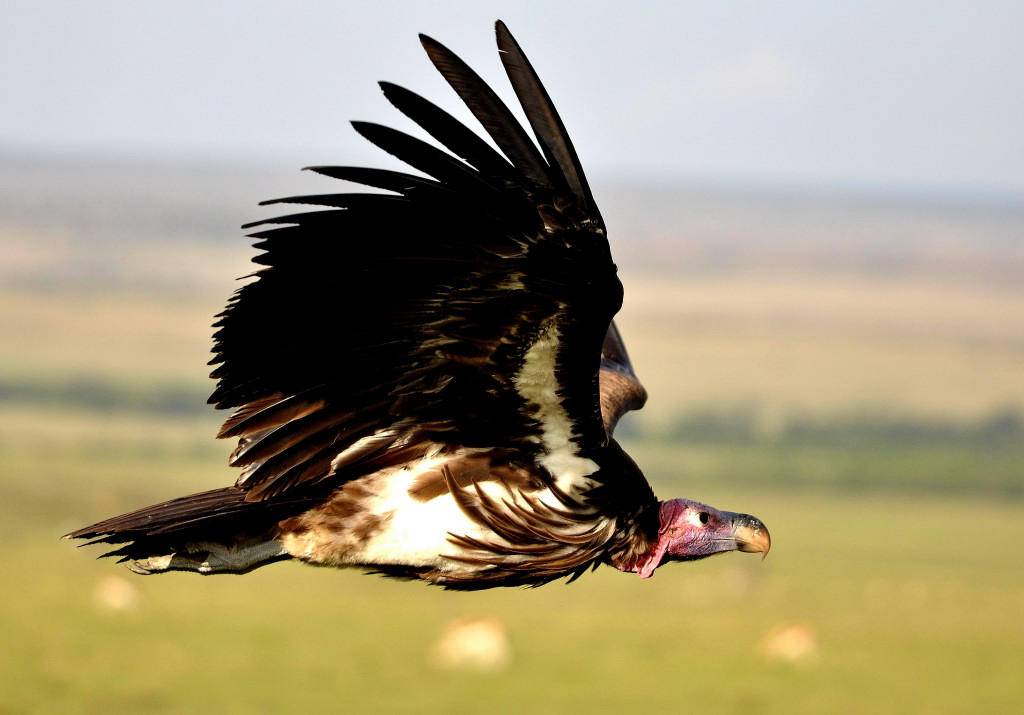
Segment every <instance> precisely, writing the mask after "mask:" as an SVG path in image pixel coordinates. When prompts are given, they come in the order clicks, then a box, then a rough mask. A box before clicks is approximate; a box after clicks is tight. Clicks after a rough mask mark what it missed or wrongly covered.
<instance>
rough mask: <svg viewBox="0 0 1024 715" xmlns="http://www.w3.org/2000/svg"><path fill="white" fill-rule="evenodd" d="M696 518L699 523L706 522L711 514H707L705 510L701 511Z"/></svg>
mask: <svg viewBox="0 0 1024 715" xmlns="http://www.w3.org/2000/svg"><path fill="white" fill-rule="evenodd" d="M697 518H698V519H700V523H701V524H707V523H708V521H710V520H711V515H710V514H708V513H707V512H706V511H702V512H701V513H700V514H698V515H697Z"/></svg>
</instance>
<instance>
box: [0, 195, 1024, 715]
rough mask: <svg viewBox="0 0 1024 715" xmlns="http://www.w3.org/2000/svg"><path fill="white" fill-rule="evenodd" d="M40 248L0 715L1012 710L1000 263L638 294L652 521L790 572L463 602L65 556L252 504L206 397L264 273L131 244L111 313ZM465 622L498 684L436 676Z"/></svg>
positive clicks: (1010, 426) (91, 285)
mask: <svg viewBox="0 0 1024 715" xmlns="http://www.w3.org/2000/svg"><path fill="white" fill-rule="evenodd" d="M606 213H607V212H606ZM244 217H245V218H248V217H249V216H247V215H245V216H244ZM1015 220H1016V221H1017V223H1016V224H1013V223H1012V222H1011V224H1012V225H1013V226H1018V225H1019V224H1020V223H1021V222H1020V221H1019V220H1018V219H1015ZM879 222H880V223H879V225H883V226H884V225H888V224H885V221H884V220H882V219H879ZM965 222H966V223H965ZM940 223H941V222H940ZM1004 224H1005V222H1004V223H1003V224H1000V225H1004ZM26 225H27V224H25V222H24V221H22V222H21V223H18V224H17V226H16V227H15V229H9V230H8V229H5V228H3V227H0V229H3V231H6V232H5V233H4V232H2V231H0V249H3V248H4V247H7V248H12V249H16V250H11V251H9V252H7V254H6V255H8V256H12V257H13V258H12V259H11V260H9V261H8V262H7V263H6V265H3V264H0V277H3V278H4V279H5V280H4V283H3V285H4V287H3V288H2V289H0V331H2V334H3V350H2V351H0V493H2V494H3V495H4V496H3V499H0V603H3V606H2V608H0V713H8V712H11V713H20V712H25V713H28V712H32V713H35V712H54V713H57V712H59V713H76V712H78V713H96V712H218V713H219V712H225V713H266V712H324V711H327V712H330V711H343V712H450V713H462V712H465V713H475V712H484V711H486V712H494V713H499V712H522V711H524V710H530V711H534V712H552V713H556V712H566V711H570V710H578V711H583V712H620V711H628V712H646V711H651V710H655V709H672V710H686V711H702V712H710V713H730V712H740V711H742V712H747V713H759V712H764V713H772V712H975V711H995V712H1013V711H1022V710H1024V681H1022V680H1021V678H1020V673H1021V672H1022V668H1024V552H1022V551H1021V550H1020V549H1019V548H1017V546H1016V541H1017V539H1016V536H1015V535H1016V533H1017V532H1018V531H1019V530H1020V526H1021V525H1022V524H1024V496H1022V488H1024V444H1022V443H1021V440H1020V439H1019V422H1015V421H1014V420H1015V419H1017V418H1018V417H1019V415H1020V414H1024V285H1021V284H1020V283H1019V282H1016V283H1015V282H1013V281H1008V280H1005V276H1004V274H1003V273H1000V272H998V271H996V272H993V271H989V270H988V269H985V266H987V265H989V264H987V263H984V262H980V263H979V262H978V261H973V262H972V261H964V262H961V263H962V265H961V263H958V261H953V262H952V264H951V265H952V268H951V267H950V265H947V264H943V265H944V266H945V268H944V269H943V270H942V271H932V270H928V271H924V270H922V271H917V270H914V271H897V272H895V273H887V272H884V271H883V272H878V271H868V270H853V269H845V268H844V269H835V268H834V267H833V268H829V269H827V270H820V271H819V270H813V266H812V267H810V268H809V267H808V266H806V265H803V264H799V262H797V264H793V265H790V264H786V265H782V266H779V265H772V266H771V267H767V268H765V270H755V269H752V268H751V267H750V266H749V265H746V264H745V265H744V266H741V267H734V268H729V269H721V270H709V271H706V272H701V271H694V270H692V269H689V270H681V271H680V275H682V276H683V277H682V279H680V278H679V277H678V275H677V276H676V277H674V278H670V277H669V274H670V273H672V269H671V266H665V265H661V266H660V267H658V268H657V269H654V268H651V267H650V266H646V267H645V266H643V265H639V264H633V265H629V262H628V261H626V265H625V266H624V270H623V276H624V281H625V283H626V290H627V303H626V306H625V308H624V311H623V314H622V317H621V320H620V327H621V328H622V330H623V333H624V334H625V337H626V339H627V341H628V345H629V348H630V352H631V356H632V358H633V361H634V363H635V364H636V366H637V369H638V371H639V373H640V375H641V377H642V378H643V380H644V382H645V384H646V385H647V387H648V388H649V390H650V392H651V401H650V403H649V405H648V407H647V408H645V410H644V411H643V412H642V413H640V414H639V415H637V416H635V417H632V418H631V419H630V421H629V422H627V423H625V424H624V427H625V430H624V433H625V435H626V438H625V439H626V441H627V443H628V447H629V449H630V450H631V452H632V453H633V454H634V456H635V457H636V459H637V461H638V462H639V463H640V464H641V465H642V466H643V467H644V468H645V470H646V471H647V473H648V476H649V477H650V478H651V481H652V482H653V483H654V484H655V486H656V489H657V491H658V492H659V494H661V495H663V496H669V495H677V494H682V495H686V496H689V497H692V498H696V499H700V500H703V501H706V502H708V503H711V504H714V505H716V506H720V507H722V508H727V509H735V510H740V511H748V512H751V513H754V514H756V515H758V516H759V517H761V518H762V519H763V520H764V521H765V522H766V523H767V524H768V525H769V527H770V529H771V531H772V536H773V549H772V553H771V554H770V556H769V557H768V558H767V559H766V560H764V561H759V560H757V559H756V558H755V557H752V556H749V555H744V554H730V555H726V556H723V557H719V558H715V559H710V560H707V561H702V562H698V563H693V564H687V565H675V566H670V567H667V568H665V569H662V570H660V571H659V572H658V573H657V574H656V575H655V577H654V578H652V579H651V580H649V581H647V582H640V581H638V580H637V579H636V578H635V577H631V576H626V575H623V574H619V573H615V572H612V571H610V570H602V571H598V572H595V573H593V574H589V575H587V576H585V577H584V578H582V579H581V580H580V581H578V582H576V583H574V584H571V585H568V586H566V585H561V584H552V585H549V586H546V587H544V588H542V589H538V590H513V591H495V592H483V593H475V594H460V593H447V592H443V591H440V590H439V589H431V588H427V587H423V586H420V585H417V584H407V583H397V582H390V581H387V580H383V579H380V578H376V577H366V576H362V575H360V574H357V573H352V572H335V571H326V570H315V569H310V568H303V567H300V566H296V565H292V564H278V565H275V566H272V567H269V568H266V569H262V570H259V571H256V572H254V573H252V574H249V575H247V576H244V577H210V578H202V577H197V576H192V575H181V574H170V575H167V576H162V577H152V578H141V577H135V576H132V575H130V574H128V573H127V572H126V571H124V569H123V568H122V567H119V566H116V565H115V564H112V563H107V562H96V561H94V560H93V558H92V557H93V556H94V555H96V554H97V553H98V549H95V548H93V549H88V548H87V549H83V550H78V549H75V548H74V547H73V546H72V545H71V544H69V543H67V542H62V541H60V540H58V536H59V535H60V534H62V533H65V532H67V531H69V530H70V529H72V528H74V527H77V526H81V525H83V524H85V523H89V522H91V521H95V520H96V519H99V518H102V517H105V516H109V515H112V514H114V513H119V512H120V511H124V510H128V509H131V508H135V507H138V506H141V505H144V504H148V503H152V502H154V501H158V500H163V499H167V498H171V497H174V496H177V495H179V494H182V493H185V492H188V491H194V490H200V489H205V488H209V487H212V486H216V485H220V484H224V483H226V482H228V481H229V480H231V479H232V478H233V475H232V474H230V470H229V469H227V468H226V467H225V466H224V463H225V460H226V456H227V453H228V452H229V451H230V445H227V444H223V443H217V442H215V441H214V440H212V435H213V433H214V432H215V430H216V426H217V422H218V415H216V414H213V413H212V411H210V410H208V409H206V408H204V407H203V406H202V402H203V397H204V394H205V393H206V391H207V389H208V387H209V385H208V384H207V383H208V381H207V379H206V377H205V373H206V368H205V365H204V364H205V362H206V360H207V358H208V345H209V333H210V330H209V327H208V326H209V324H210V322H211V316H212V315H213V313H214V312H216V311H217V310H219V308H220V307H221V305H222V304H223V300H224V298H225V297H226V294H227V293H228V292H229V291H230V290H231V289H233V287H234V285H235V284H234V283H233V280H232V279H233V278H234V277H235V276H237V275H240V274H241V273H243V272H244V271H245V270H246V269H245V268H244V266H243V264H242V260H241V259H242V258H243V257H244V256H245V255H247V253H248V251H247V250H246V248H245V243H244V242H241V243H240V244H239V245H237V246H234V245H233V246H232V247H226V246H225V245H207V244H204V243H202V242H196V241H191V239H190V241H191V242H189V241H186V242H185V243H180V242H179V243H173V244H172V243H170V242H169V239H168V240H164V241H155V242H153V243H152V245H149V244H142V245H132V246H131V250H127V251H123V252H122V251H119V250H116V249H117V246H120V245H121V244H120V243H117V242H114V243H111V244H109V245H107V246H106V249H104V250H106V253H104V261H103V265H104V272H103V275H102V276H100V278H98V279H97V278H95V276H93V277H90V276H88V275H84V274H79V273H72V274H70V275H68V274H66V272H65V268H63V267H61V266H64V267H66V264H67V263H68V262H69V261H71V262H73V260H72V259H73V258H74V257H75V256H78V255H80V253H81V251H82V249H81V248H80V247H79V248H75V246H74V245H73V244H69V243H68V242H67V241H58V240H56V239H53V237H52V235H51V234H46V235H43V234H40V235H35V234H33V233H32V232H31V230H30V228H31V227H30V226H29V228H26ZM787 225H788V224H787ZM915 225H916V224H915ZM931 225H932V224H929V226H931ZM969 225H970V224H969V221H967V219H962V220H961V224H958V226H959V228H958V230H960V231H961V232H964V231H967V234H968V235H967V239H970V238H971V236H970V235H969ZM872 226H874V224H872ZM964 226H967V228H964ZM66 230H67V231H68V232H70V233H73V230H72V229H66ZM872 230H874V229H872ZM929 230H930V229H929ZM941 238H942V240H947V239H948V236H946V235H943V236H942V237H941ZM175 240H182V239H181V237H176V239H175ZM947 242H948V241H947ZM172 246H173V250H172ZM89 250H92V247H91V246H90V247H89ZM617 250H620V247H618V246H617ZM689 250H691V253H692V252H693V251H697V249H695V248H693V247H692V246H691V247H690V249H689ZM698 252H699V251H698ZM181 255H187V256H191V257H192V259H191V260H183V259H182V258H181V257H180V256H181ZM957 255H959V254H957ZM972 255H973V254H972ZM69 256H70V258H69ZM54 261H57V262H59V263H60V266H58V267H59V268H60V270H59V271H58V270H56V269H55V268H54V265H55V264H54ZM979 266H981V267H980V268H979ZM1004 267H1005V266H1004ZM960 268H962V270H960ZM111 275H114V276H115V278H116V279H111V278H110V276H111ZM55 276H56V277H55ZM1001 414H1003V415H1008V418H1007V421H1006V425H1007V426H1006V428H1005V429H1003V430H1002V431H999V430H998V429H996V430H995V431H993V430H991V429H989V427H988V426H990V425H995V426H996V427H999V426H1000V425H1001V424H1002V423H1000V422H999V421H998V416H999V415H1001ZM708 415H710V417H707V416H708ZM993 416H996V418H993ZM702 420H703V421H702ZM873 421H874V422H873ZM876 423H877V424H882V425H890V426H891V425H895V426H896V427H895V428H894V431H893V430H890V431H892V432H893V433H892V434H889V432H886V431H885V430H882V432H878V431H877V430H876V431H872V430H870V429H868V430H867V431H865V430H864V428H863V427H864V425H865V424H868V425H870V424H876ZM695 425H696V426H700V425H703V427H702V429H705V433H701V434H702V435H703V436H702V437H701V438H696V437H694V436H692V435H694V434H696V432H695V431H691V432H690V433H689V434H690V435H691V436H690V437H687V435H686V430H682V432H683V433H682V434H680V430H681V426H682V427H686V428H687V429H690V430H694V429H695V427H694V426H695ZM708 425H710V427H708ZM737 425H739V428H737ZM751 425H752V427H751ZM801 425H805V426H806V425H810V426H811V427H814V429H812V430H810V431H808V430H807V429H804V431H802V432H801V431H800V430H799V429H796V428H798V427H800V426H801ZM850 425H852V427H851V426H850ZM1015 425H1016V426H1015ZM748 428H749V429H748ZM897 428H898V429H897ZM886 429H888V428H886ZM815 430H817V431H815ZM901 430H902V431H901ZM908 430H909V431H908ZM986 430H988V431H986ZM1015 430H1017V431H1015ZM865 434H866V435H868V436H869V437H870V436H871V435H876V436H877V435H878V434H881V435H882V436H881V437H879V438H878V439H875V438H874V437H871V438H870V439H869V438H866V437H865ZM906 434H909V435H910V437H906ZM993 434H994V435H995V436H992V435H993ZM808 435H810V436H808ZM936 435H937V436H936ZM943 435H953V436H954V438H952V439H947V438H945V437H944V436H943ZM986 440H988V441H986ZM993 440H994V441H993ZM111 589H113V593H114V594H115V596H116V595H117V594H121V597H120V598H118V597H114V598H111V597H110V593H111ZM464 616H493V617H496V618H497V619H499V620H500V621H501V623H502V624H503V625H504V628H505V630H506V632H507V633H508V637H509V639H510V642H511V647H512V659H511V663H510V664H509V665H508V667H507V668H506V669H504V670H500V671H497V672H473V671H472V670H461V671H460V670H455V671H450V670H439V669H438V668H437V667H435V665H434V663H433V662H432V660H431V655H430V654H431V651H432V648H433V646H434V644H435V642H436V641H437V639H438V638H439V637H440V635H441V633H442V632H443V631H444V629H445V628H446V627H447V625H448V624H449V623H450V622H451V621H452V620H453V619H456V618H459V617H464Z"/></svg>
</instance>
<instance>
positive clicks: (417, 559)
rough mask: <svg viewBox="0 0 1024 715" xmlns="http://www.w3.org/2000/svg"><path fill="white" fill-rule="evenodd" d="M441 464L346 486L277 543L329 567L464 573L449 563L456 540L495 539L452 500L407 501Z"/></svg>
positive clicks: (286, 525)
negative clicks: (392, 567)
mask: <svg viewBox="0 0 1024 715" xmlns="http://www.w3.org/2000/svg"><path fill="white" fill-rule="evenodd" d="M438 463H439V460H437V459H425V460H423V461H421V462H420V463H419V464H417V465H416V466H414V467H408V468H405V469H401V470H398V471H389V472H387V473H383V472H378V473H374V474H369V475H367V476H365V477H362V478H361V479H358V480H355V481H353V482H349V483H348V484H346V485H345V487H344V488H342V489H339V490H338V491H337V492H335V493H334V494H333V495H332V497H331V498H330V499H329V500H328V501H327V502H326V503H324V504H322V505H320V506H317V507H315V508H313V509H310V510H309V511H307V512H305V513H303V514H301V515H299V516H297V517H293V518H291V519H288V520H286V521H284V522H282V523H281V534H280V536H279V537H278V539H279V541H280V542H281V544H282V546H283V547H284V549H285V551H287V552H288V553H289V554H290V555H292V556H294V557H295V558H298V559H302V560H303V561H307V562H310V563H315V564H319V565H324V566H347V565H364V566H373V565H381V566H387V565H395V566H410V567H415V568H420V567H422V568H433V569H442V570H450V569H455V568H458V569H460V570H461V569H463V568H464V566H463V565H462V564H461V563H460V562H458V561H454V560H452V559H450V558H447V556H450V555H454V554H457V553H458V551H459V547H458V546H457V545H456V544H454V543H453V542H452V541H451V537H452V536H453V535H456V536H464V537H470V538H475V539H480V538H491V539H493V538H494V534H493V533H492V532H490V530H488V529H486V528H485V527H483V526H481V525H480V524H479V523H477V522H476V521H474V520H472V519H471V518H469V517H468V516H467V515H466V513H465V512H464V511H463V510H462V509H461V508H460V507H459V505H458V504H457V503H456V501H455V499H454V497H453V496H452V495H451V493H450V492H445V493H443V494H440V495H438V496H436V497H434V498H432V499H430V500H427V501H424V500H419V499H416V498H414V497H413V496H411V495H410V488H411V486H412V485H413V483H414V482H415V480H416V479H417V477H418V475H419V474H421V473H422V472H423V471H425V470H428V469H433V468H436V467H437V464H438ZM495 486H496V485H494V484H489V485H485V488H488V487H490V488H493V487H495Z"/></svg>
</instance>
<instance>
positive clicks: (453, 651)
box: [431, 618, 512, 673]
mask: <svg viewBox="0 0 1024 715" xmlns="http://www.w3.org/2000/svg"><path fill="white" fill-rule="evenodd" d="M431 662H432V663H433V665H434V666H435V667H437V668H440V669H443V670H464V671H477V672H492V673H494V672H498V671H501V670H504V669H505V668H507V667H508V666H509V664H510V663H511V662H512V648H511V646H510V645H509V642H508V636H507V635H506V634H505V628H504V626H502V624H501V621H499V620H498V619H497V618H459V619H457V620H454V621H452V622H451V623H449V624H448V627H447V628H446V629H445V631H444V633H443V634H442V635H441V637H440V639H438V641H437V643H436V644H435V645H434V647H433V649H432V650H431Z"/></svg>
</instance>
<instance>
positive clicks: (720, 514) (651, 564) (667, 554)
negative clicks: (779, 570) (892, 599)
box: [619, 499, 772, 578]
mask: <svg viewBox="0 0 1024 715" xmlns="http://www.w3.org/2000/svg"><path fill="white" fill-rule="evenodd" d="M658 517H659V521H660V527H659V528H658V538H657V540H656V541H655V542H654V544H653V546H652V547H651V550H650V551H649V552H648V553H647V555H646V556H644V557H643V558H642V559H640V560H639V561H637V562H636V563H634V564H631V565H629V566H628V567H622V566H620V567H619V568H620V569H621V570H623V571H631V572H634V573H636V574H638V575H639V576H640V578H650V577H651V575H652V574H654V570H655V569H656V568H658V567H659V566H661V565H662V564H665V563H668V562H669V561H692V560H694V559H702V558H705V557H707V556H712V555H714V554H719V553H722V552H723V551H751V552H758V553H760V554H761V555H762V556H761V558H764V557H765V556H767V555H768V549H769V548H771V545H772V540H771V536H769V534H768V529H767V528H765V525H764V524H762V523H761V520H760V519H757V518H756V517H753V516H750V515H749V514H735V513H733V512H731V511H719V510H718V509H713V508H711V507H709V506H708V505H707V504H701V503H700V502H695V501H690V500H689V499H670V500H669V501H663V502H661V507H660V509H659V512H658Z"/></svg>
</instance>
